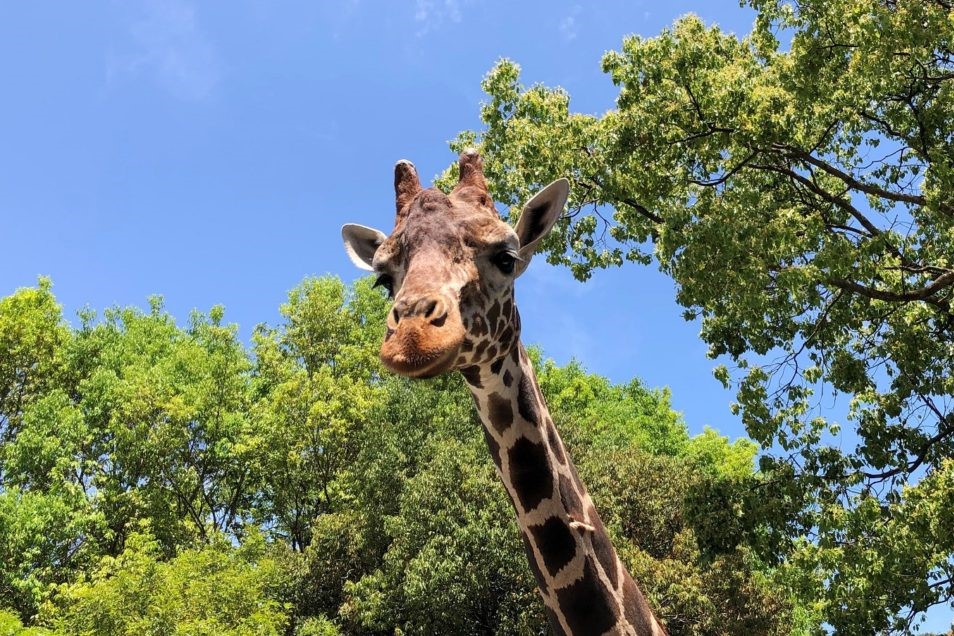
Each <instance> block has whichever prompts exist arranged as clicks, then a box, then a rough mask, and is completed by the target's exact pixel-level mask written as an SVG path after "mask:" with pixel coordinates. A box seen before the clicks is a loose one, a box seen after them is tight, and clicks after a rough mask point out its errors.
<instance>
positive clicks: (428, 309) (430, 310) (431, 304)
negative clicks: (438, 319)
mask: <svg viewBox="0 0 954 636" xmlns="http://www.w3.org/2000/svg"><path fill="white" fill-rule="evenodd" d="M435 309H437V301H436V300H429V301H427V304H426V305H424V317H425V318H430V317H431V316H432V315H433V314H434V310H435Z"/></svg>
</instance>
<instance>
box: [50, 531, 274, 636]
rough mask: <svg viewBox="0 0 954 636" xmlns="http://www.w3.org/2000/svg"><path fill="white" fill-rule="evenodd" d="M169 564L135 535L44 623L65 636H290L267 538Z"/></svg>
mask: <svg viewBox="0 0 954 636" xmlns="http://www.w3.org/2000/svg"><path fill="white" fill-rule="evenodd" d="M161 557H162V550H161V546H160V545H159V543H158V542H157V541H156V540H155V539H154V538H152V537H151V536H150V535H149V534H148V533H138V532H136V533H132V534H130V536H129V537H128V539H127V541H126V547H125V549H124V550H123V551H122V552H121V553H120V554H119V556H117V557H109V556H107V557H103V558H102V559H101V560H100V562H99V563H98V564H97V565H96V566H95V567H94V568H93V569H92V570H91V571H90V572H89V573H87V574H85V575H84V576H82V577H80V579H79V580H78V581H76V582H75V583H72V584H69V585H63V586H61V587H60V588H59V589H58V590H57V591H58V594H57V595H56V597H55V601H54V602H53V603H50V604H48V605H47V606H46V607H44V612H43V615H42V621H43V622H45V623H49V624H50V625H51V626H53V628H54V630H55V631H56V633H62V634H103V635H104V636H105V635H111V634H208V635H209V636H212V635H214V634H230V635H235V636H238V635H243V634H244V635H249V636H251V635H252V634H261V635H265V634H276V635H277V634H281V633H283V628H284V624H285V622H286V615H285V611H284V608H283V607H282V605H281V603H280V602H279V601H278V600H276V599H275V598H271V596H272V595H271V594H270V592H271V591H272V590H271V588H273V587H275V586H276V585H277V583H278V579H279V577H280V575H281V573H280V571H279V570H278V568H277V563H276V562H275V561H274V560H273V559H270V558H268V557H267V556H265V544H264V542H263V541H262V539H261V536H260V535H257V534H255V533H253V534H252V535H250V536H246V537H245V540H244V541H243V543H242V546H241V547H240V548H238V549H234V548H232V546H231V545H230V544H229V542H228V541H227V540H226V539H225V538H224V537H221V536H217V537H214V538H212V539H211V541H210V542H209V543H208V544H206V545H203V546H201V547H199V548H197V549H186V550H183V551H182V552H180V553H179V554H177V555H176V556H175V557H174V558H172V559H170V560H168V561H163V560H161Z"/></svg>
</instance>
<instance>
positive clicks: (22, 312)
mask: <svg viewBox="0 0 954 636" xmlns="http://www.w3.org/2000/svg"><path fill="white" fill-rule="evenodd" d="M0 309H2V310H4V311H5V312H6V313H0V325H2V326H3V329H4V330H5V331H4V332H2V333H0V342H2V343H3V346H4V347H6V349H5V350H6V351H8V352H11V353H9V354H8V355H9V356H12V357H16V359H17V360H20V361H21V362H19V363H18V364H20V365H21V366H22V365H27V367H28V368H27V369H26V371H27V372H24V371H23V369H20V367H17V368H13V367H12V366H11V367H5V368H6V369H7V375H6V376H4V382H6V384H5V385H4V386H5V387H6V388H5V389H4V395H7V396H10V395H12V396H16V399H7V400H6V401H5V402H4V408H6V409H7V410H6V411H4V412H3V413H0V416H2V417H3V418H4V419H3V421H4V422H7V423H8V424H7V429H6V431H7V438H5V440H4V443H3V444H2V446H0V476H2V481H0V586H2V587H0V606H2V608H3V609H4V610H9V611H11V612H13V614H0V620H3V621H6V622H7V623H9V624H10V625H11V627H9V629H8V631H16V630H26V631H24V632H23V633H41V632H40V631H34V632H30V631H29V630H43V629H49V630H52V632H53V633H63V634H89V633H96V634H125V633H162V634H172V633H188V634H213V633H215V634H218V633H231V634H243V633H255V634H269V633H286V634H297V635H298V636H305V635H317V634H321V635H332V634H358V633H361V634H367V633H382V634H383V633H408V634H411V633H416V634H425V633H480V634H490V633H494V634H516V633H520V634H532V633H539V634H542V633H546V631H547V622H546V619H545V617H544V614H543V607H542V603H541V601H540V598H539V596H538V594H537V592H536V589H535V586H534V583H533V577H532V575H531V573H530V571H529V568H528V565H527V563H526V559H525V557H524V552H523V546H522V543H521V539H520V534H519V532H518V530H517V527H516V523H515V521H514V516H513V512H512V510H511V508H510V503H509V501H508V499H507V497H506V495H505V492H504V489H503V488H502V487H501V485H500V483H499V480H498V478H497V476H496V474H495V469H494V467H493V464H492V463H491V461H490V458H489V454H488V453H487V449H486V444H485V441H484V438H483V434H482V432H481V428H480V423H479V421H478V419H477V417H476V414H475V413H474V410H473V407H472V403H471V398H470V396H469V394H468V391H467V390H466V388H465V387H464V384H463V381H462V379H461V378H460V377H459V376H457V375H450V376H446V377H440V378H435V379H432V380H428V381H409V380H406V379H403V378H399V377H396V376H393V375H390V374H384V373H382V371H381V369H380V367H379V363H378V361H377V355H376V351H377V348H378V344H379V339H380V337H381V333H380V330H381V329H382V325H383V324H384V320H383V317H384V315H385V312H386V311H387V309H388V304H387V300H386V299H385V298H384V296H383V295H382V294H381V293H380V292H379V290H375V289H373V288H372V286H371V281H368V280H363V281H359V282H358V283H356V284H355V285H354V286H351V287H349V286H346V285H344V284H343V283H342V282H341V281H339V280H337V279H333V278H322V279H307V280H305V281H303V282H302V284H301V285H299V286H298V287H296V288H295V289H294V290H292V292H291V293H290V294H289V300H288V303H287V304H285V305H283V306H282V308H281V312H282V321H281V323H280V324H279V325H277V326H274V327H269V326H266V325H261V326H259V327H258V328H256V330H255V332H254V334H253V336H252V343H251V347H250V348H249V349H246V348H245V347H243V346H242V345H241V343H239V341H238V340H237V337H236V328H235V327H234V326H232V325H227V324H225V323H223V313H222V310H221V309H220V308H213V309H212V310H211V311H210V312H209V313H208V314H207V315H206V314H199V313H196V314H194V315H193V316H192V317H191V319H190V321H189V323H188V325H187V326H185V327H180V326H178V325H176V323H175V321H174V320H173V319H172V317H171V316H170V315H169V314H168V313H166V312H165V311H164V310H163V308H162V303H161V301H160V300H159V299H153V300H152V301H151V306H150V309H149V310H148V311H147V312H143V311H140V310H137V309H134V308H125V309H118V308H116V309H109V310H106V311H105V312H104V313H103V315H102V317H101V318H97V317H96V316H95V315H94V314H93V313H92V312H89V311H86V312H83V314H82V315H81V320H80V323H79V326H78V327H75V328H73V327H70V326H69V325H67V324H66V323H65V322H64V321H63V319H62V317H61V315H60V311H59V308H58V307H57V305H56V302H55V299H54V298H53V295H52V292H51V289H50V286H49V283H47V282H46V281H41V284H40V286H39V287H37V288H35V289H24V290H19V291H17V292H16V293H14V294H13V295H12V296H10V297H8V298H5V299H3V300H0ZM533 357H534V360H535V361H536V363H537V365H538V370H539V376H540V379H541V386H542V390H543V392H544V394H545V395H546V397H547V399H548V400H549V402H550V404H551V405H552V414H553V416H554V419H555V421H556V422H557V424H558V426H559V428H560V429H561V430H562V431H563V433H564V437H565V438H566V441H567V443H568V445H569V447H570V448H571V450H572V451H573V453H574V455H575V457H576V459H577V464H578V467H579V469H580V471H581V473H582V474H583V476H584V478H585V479H587V480H588V481H589V482H590V485H591V492H592V495H593V497H594V499H595V501H596V502H597V505H598V506H600V507H601V509H602V510H603V513H604V517H605V520H606V524H607V527H608V528H609V529H610V531H611V532H612V533H613V535H614V536H615V538H616V541H617V544H618V545H619V546H620V552H621V554H622V555H623V556H624V558H626V559H627V561H628V562H629V563H630V565H631V566H632V568H633V570H634V572H636V573H637V575H641V576H642V577H644V580H645V581H646V584H645V587H646V590H647V593H648V595H649V597H650V599H651V601H652V602H653V603H654V604H655V606H656V607H657V608H658V611H659V612H660V614H661V615H662V616H663V617H664V618H665V619H666V620H667V621H668V622H669V625H670V627H672V633H673V634H716V633H725V632H727V631H728V632H737V631H747V632H758V633H792V630H793V628H792V625H796V628H795V631H796V632H797V631H798V629H801V628H800V627H798V626H807V627H805V629H803V630H802V631H803V632H807V631H810V630H811V628H812V626H817V624H818V621H817V616H816V615H814V614H811V613H810V612H808V611H807V610H806V608H804V607H802V606H800V605H799V604H798V603H797V599H794V598H792V597H791V595H790V593H789V592H788V587H792V586H794V585H795V583H794V582H792V580H791V576H790V575H787V573H786V571H784V570H780V569H778V568H776V567H774V564H770V563H767V562H763V561H760V560H759V559H758V558H757V557H756V552H755V546H758V545H760V543H759V542H764V541H765V540H766V538H765V537H766V536H771V534H770V528H769V526H768V525H766V524H764V523H762V522H761V521H760V519H761V517H758V516H755V515H752V516H746V515H740V514H738V511H739V510H743V509H746V508H745V497H744V495H745V493H749V492H752V490H753V489H758V488H760V487H761V486H762V485H764V484H763V482H764V480H765V478H764V477H763V476H761V475H760V474H759V473H757V472H756V471H755V467H754V445H753V444H752V443H751V442H747V441H744V440H739V441H736V442H732V443H730V442H729V441H728V440H727V439H725V438H723V437H721V436H719V435H718V434H717V433H715V432H714V431H711V430H706V431H705V432H704V433H702V434H701V435H699V436H696V437H690V436H689V435H688V433H687V428H686V424H685V423H684V422H683V420H682V418H681V416H680V415H679V414H678V413H676V412H674V411H673V410H672V408H671V405H670V396H669V393H668V391H666V390H651V389H648V388H646V387H645V386H643V385H642V384H641V383H640V382H638V381H636V380H633V381H631V382H629V383H627V384H625V385H614V384H612V383H611V382H609V381H608V380H606V379H605V378H601V377H599V376H596V375H593V374H589V373H586V372H585V370H584V369H583V368H582V367H581V366H580V365H579V364H578V363H575V362H574V363H571V364H569V365H566V366H564V367H560V366H558V365H556V364H555V363H553V362H552V361H547V360H543V359H542V356H541V355H540V354H539V352H534V354H533ZM940 486H941V485H940V484H939V487H940ZM712 493H716V494H717V495H718V496H711V495H712ZM783 575H787V576H789V578H787V579H786V578H781V577H782V576H783ZM797 582H798V583H799V584H801V585H804V586H810V585H813V584H815V581H814V580H813V579H810V578H809V579H806V580H799V581H797ZM786 586H787V587H786ZM800 616H807V618H799V617H800ZM24 625H27V626H28V627H25V628H24V627H23V626H24ZM5 629H7V628H5ZM17 633H19V632H17Z"/></svg>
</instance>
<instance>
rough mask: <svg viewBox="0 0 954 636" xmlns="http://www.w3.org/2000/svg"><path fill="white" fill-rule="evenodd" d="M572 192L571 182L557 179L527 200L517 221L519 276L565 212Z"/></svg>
mask: <svg viewBox="0 0 954 636" xmlns="http://www.w3.org/2000/svg"><path fill="white" fill-rule="evenodd" d="M569 194H570V182H569V181H567V180H566V179H557V180H556V181H554V182H553V183H551V184H550V185H548V186H547V187H545V188H544V189H542V190H540V191H539V192H537V193H536V194H535V195H533V198H532V199H530V200H529V201H527V204H526V205H525V206H523V211H522V212H521V213H520V219H519V220H518V221H517V227H516V232H517V238H518V239H519V240H520V260H519V261H518V262H517V273H516V275H517V276H519V275H520V274H522V273H523V270H525V269H526V268H527V265H529V264H530V258H531V257H532V256H533V253H534V252H535V251H536V249H537V247H538V246H539V244H540V241H542V240H543V238H544V237H545V236H546V235H547V234H549V233H550V230H551V229H552V228H553V224H554V223H556V222H557V220H558V219H559V218H560V215H561V214H563V206H564V205H565V204H566V198H567V196H569Z"/></svg>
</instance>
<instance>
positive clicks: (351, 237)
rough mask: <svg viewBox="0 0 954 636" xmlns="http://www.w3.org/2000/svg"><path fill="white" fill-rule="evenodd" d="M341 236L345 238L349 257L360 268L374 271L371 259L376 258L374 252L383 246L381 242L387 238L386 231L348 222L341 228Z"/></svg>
mask: <svg viewBox="0 0 954 636" xmlns="http://www.w3.org/2000/svg"><path fill="white" fill-rule="evenodd" d="M341 238H343V239H344V244H345V251H346V252H347V253H348V258H350V259H351V262H352V263H354V264H355V265H356V266H357V267H358V268H359V269H364V270H367V271H369V272H370V271H374V268H372V267H371V261H372V260H373V259H374V253H375V252H377V251H378V248H379V247H381V243H384V241H386V240H387V238H388V237H387V236H385V235H384V232H381V231H380V230H376V229H374V228H372V227H365V226H364V225H358V224H356V223H348V224H347V225H345V226H344V227H342V228H341Z"/></svg>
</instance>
